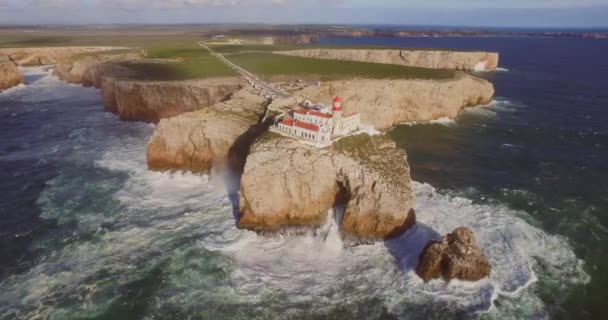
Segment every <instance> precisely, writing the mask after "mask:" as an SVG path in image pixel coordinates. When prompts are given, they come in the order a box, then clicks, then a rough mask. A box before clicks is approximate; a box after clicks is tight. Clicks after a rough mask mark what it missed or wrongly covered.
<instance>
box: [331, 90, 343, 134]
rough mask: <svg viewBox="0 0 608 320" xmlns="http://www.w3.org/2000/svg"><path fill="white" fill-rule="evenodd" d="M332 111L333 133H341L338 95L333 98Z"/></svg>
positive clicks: (340, 105) (340, 107)
mask: <svg viewBox="0 0 608 320" xmlns="http://www.w3.org/2000/svg"><path fill="white" fill-rule="evenodd" d="M331 111H332V119H333V120H334V130H333V131H334V132H333V134H334V135H341V134H342V99H340V97H336V98H335V99H334V105H333V108H332V109H331Z"/></svg>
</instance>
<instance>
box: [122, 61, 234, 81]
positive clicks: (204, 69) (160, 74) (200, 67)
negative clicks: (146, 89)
mask: <svg viewBox="0 0 608 320" xmlns="http://www.w3.org/2000/svg"><path fill="white" fill-rule="evenodd" d="M124 65H125V66H127V67H128V68H129V69H131V70H132V71H134V72H135V76H134V78H135V79H139V80H153V81H170V80H189V79H202V78H212V77H225V76H237V75H238V74H237V73H236V72H235V71H234V70H232V69H230V68H229V67H228V66H226V65H225V64H224V63H222V62H221V61H220V60H218V59H217V58H215V57H207V58H192V59H185V60H183V61H180V62H175V63H152V62H148V63H146V62H144V63H125V64H124Z"/></svg>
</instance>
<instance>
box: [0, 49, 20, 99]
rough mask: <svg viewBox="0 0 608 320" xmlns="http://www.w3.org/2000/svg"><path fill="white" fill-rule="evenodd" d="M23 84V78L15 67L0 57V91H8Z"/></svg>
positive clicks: (6, 59) (5, 58)
mask: <svg viewBox="0 0 608 320" xmlns="http://www.w3.org/2000/svg"><path fill="white" fill-rule="evenodd" d="M21 83H23V76H22V75H21V72H19V69H17V66H15V64H14V63H12V62H11V61H9V60H8V58H7V57H2V56H0V91H2V90H6V89H10V88H12V87H14V86H17V85H19V84H21Z"/></svg>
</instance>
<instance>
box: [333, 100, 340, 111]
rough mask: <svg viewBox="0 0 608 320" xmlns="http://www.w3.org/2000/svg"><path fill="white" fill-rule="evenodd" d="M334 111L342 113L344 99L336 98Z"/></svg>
mask: <svg viewBox="0 0 608 320" xmlns="http://www.w3.org/2000/svg"><path fill="white" fill-rule="evenodd" d="M333 111H342V99H340V97H336V98H334V107H333Z"/></svg>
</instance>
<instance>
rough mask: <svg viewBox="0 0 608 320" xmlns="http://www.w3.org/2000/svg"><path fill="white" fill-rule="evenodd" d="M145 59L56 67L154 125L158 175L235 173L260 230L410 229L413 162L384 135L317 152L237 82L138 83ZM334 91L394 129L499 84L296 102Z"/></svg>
mask: <svg viewBox="0 0 608 320" xmlns="http://www.w3.org/2000/svg"><path fill="white" fill-rule="evenodd" d="M141 60H143V58H141V57H133V56H125V55H113V54H111V53H108V54H97V55H94V56H92V57H90V56H84V57H80V58H78V59H66V60H64V61H62V62H60V63H59V64H58V65H56V68H55V74H56V75H57V76H58V77H59V78H60V79H63V80H65V81H68V82H71V83H80V84H82V85H85V86H94V87H97V88H99V89H100V90H101V94H102V96H103V98H104V105H105V109H106V110H107V111H109V112H114V113H117V114H118V115H119V116H120V118H121V119H124V120H133V121H146V122H151V123H157V125H156V130H155V132H154V134H153V135H152V137H151V138H150V140H149V143H148V151H147V159H148V166H149V168H150V169H151V170H156V171H167V170H184V171H190V172H195V173H208V172H210V171H211V170H213V169H214V168H216V167H218V168H221V167H228V168H229V169H231V170H232V171H233V172H235V173H236V174H237V175H238V176H240V191H239V192H238V201H236V202H237V203H235V209H238V213H239V215H238V220H237V224H238V226H239V227H240V228H243V229H248V230H253V231H256V232H258V233H261V234H277V233H279V234H280V233H284V232H289V231H290V230H315V229H317V228H319V227H320V226H321V225H322V224H323V223H325V221H327V218H328V215H329V214H333V213H332V210H334V209H336V210H335V216H334V218H335V219H337V222H338V224H339V226H340V231H341V233H342V237H343V239H345V240H348V241H349V242H350V243H361V242H373V241H378V240H384V239H389V238H392V237H397V236H399V235H401V234H403V233H404V232H405V231H407V230H408V229H409V228H411V227H412V226H413V225H414V224H415V222H416V214H415V212H414V195H413V192H412V187H411V176H410V169H409V164H408V162H407V155H406V153H405V151H404V150H402V149H400V148H398V147H396V144H395V142H394V141H392V139H391V138H390V137H389V136H388V135H385V134H378V135H373V136H370V135H368V134H359V135H355V136H349V137H345V138H342V139H340V140H338V141H337V142H334V143H333V144H332V145H331V146H330V147H327V148H322V149H319V148H317V147H313V146H310V145H306V144H303V143H301V142H299V141H297V140H295V139H291V138H287V137H283V136H281V135H279V134H276V133H272V132H269V131H267V129H268V126H269V125H271V124H272V119H273V118H272V117H269V116H268V113H269V109H270V107H269V103H270V101H268V100H266V99H264V98H261V97H259V96H258V95H256V94H254V91H253V88H251V87H249V85H248V84H247V83H246V82H244V81H242V80H241V79H239V78H234V77H233V78H210V79H203V80H185V81H145V80H137V79H135V78H134V77H133V76H132V74H131V73H130V72H131V71H130V70H129V69H128V68H125V67H124V64H123V62H124V61H130V62H133V63H137V62H138V61H141ZM360 88H366V90H360ZM336 94H340V95H341V96H342V97H343V100H344V103H345V105H347V106H348V108H349V111H351V112H359V113H361V115H362V118H363V119H367V121H365V120H364V123H366V124H370V125H374V126H375V127H376V128H379V129H390V128H391V127H393V126H394V125H395V124H397V123H400V122H404V121H428V120H432V119H437V118H440V117H446V116H447V117H455V116H456V115H457V114H458V112H459V111H460V110H462V109H463V108H466V107H468V106H475V105H480V104H487V103H488V102H490V100H491V98H492V95H493V94H494V88H493V86H492V84H491V83H489V82H487V81H485V80H482V79H478V78H475V77H473V76H470V75H467V74H462V73H461V74H458V75H457V76H456V77H454V78H453V79H446V80H439V81H431V80H374V79H353V80H341V81H329V82H326V83H323V84H321V85H319V86H309V87H306V88H304V89H303V90H301V91H299V92H298V93H297V95H298V96H296V97H294V98H292V100H293V101H296V102H297V101H299V100H302V99H303V98H304V97H306V98H309V99H315V100H316V101H328V100H330V99H331V98H332V97H333V95H336ZM280 103H282V102H281V101H278V100H277V101H275V102H273V104H272V105H271V106H273V105H277V104H280ZM380 111H382V112H380Z"/></svg>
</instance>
